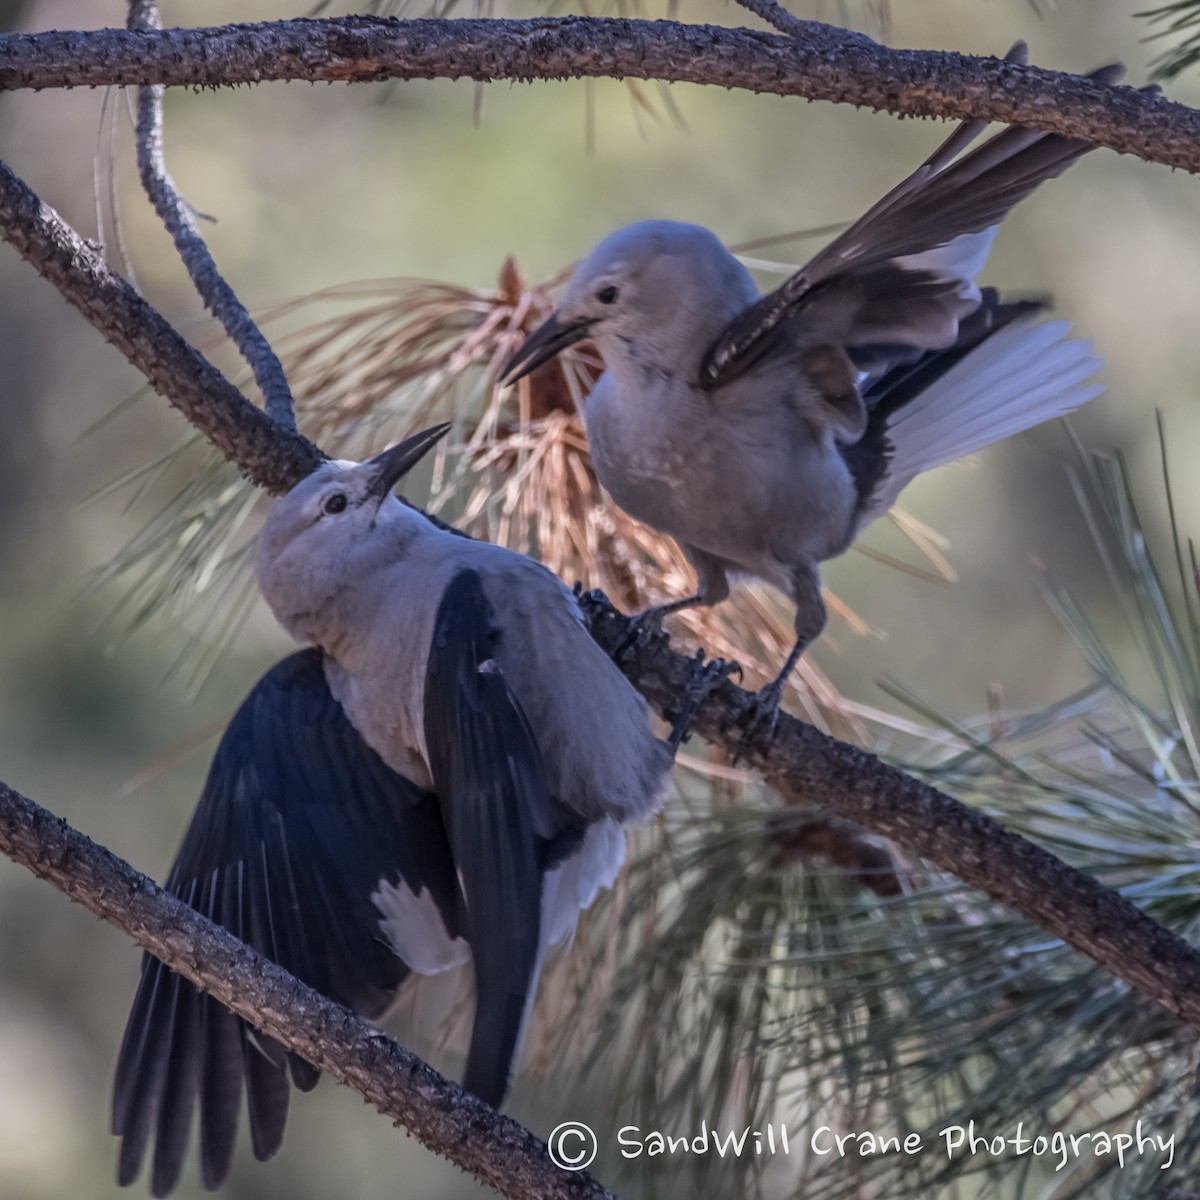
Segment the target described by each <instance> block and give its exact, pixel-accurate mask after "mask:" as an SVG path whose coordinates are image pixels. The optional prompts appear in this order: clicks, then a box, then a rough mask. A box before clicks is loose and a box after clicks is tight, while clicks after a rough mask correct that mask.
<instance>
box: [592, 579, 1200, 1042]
mask: <svg viewBox="0 0 1200 1200" xmlns="http://www.w3.org/2000/svg"><path fill="white" fill-rule="evenodd" d="M583 603H584V610H585V614H586V616H587V619H588V624H589V628H590V630H591V634H592V636H593V637H594V638H595V639H596V641H597V642H598V643H599V645H600V646H601V647H602V648H603V649H604V650H605V651H606V652H608V653H610V654H612V653H613V652H614V650H615V649H616V648H617V647H619V646H621V645H622V644H624V642H625V641H627V639H628V635H629V625H630V620H629V618H628V617H625V616H622V615H621V614H620V613H619V612H617V611H616V609H614V608H613V607H612V605H611V604H610V603H609V602H608V600H607V599H606V598H605V597H604V596H603V595H602V594H601V593H598V592H589V593H587V594H586V595H585V596H584V597H583ZM619 665H620V666H621V668H622V670H624V672H625V674H626V676H627V677H628V678H629V680H630V682H631V683H632V684H633V685H634V687H636V688H637V689H638V691H640V692H641V693H642V695H644V696H645V697H646V699H647V700H649V701H650V703H651V705H653V707H654V708H655V709H657V710H658V712H659V713H661V714H662V715H663V716H665V717H666V718H667V719H668V720H669V719H671V716H672V715H673V713H674V711H675V709H676V708H677V706H678V704H679V699H680V697H681V696H683V695H684V694H685V692H686V689H687V685H688V681H689V679H690V678H691V673H692V672H693V671H694V670H695V663H694V661H693V660H692V659H689V658H685V657H684V656H683V655H681V654H676V653H674V652H673V651H672V650H671V649H670V648H669V646H668V639H667V636H666V634H664V633H661V632H659V633H658V634H657V635H655V636H652V637H651V638H650V639H649V640H648V641H646V642H644V643H643V645H642V646H641V648H640V650H639V651H638V653H637V654H636V655H635V656H629V657H628V658H626V659H624V660H621V661H620V663H619ZM751 700H752V695H751V693H749V692H746V691H743V690H742V689H741V688H739V687H736V686H735V685H734V684H732V683H729V682H728V681H723V682H721V683H719V684H717V685H716V686H715V687H714V688H713V690H712V691H711V692H710V693H709V695H708V696H707V697H706V698H705V700H704V701H703V702H702V703H701V705H700V707H699V708H698V710H697V713H696V718H695V724H694V726H693V728H694V729H695V731H696V732H697V733H699V734H700V736H701V737H703V738H704V739H705V740H706V741H708V742H712V743H715V744H717V745H720V746H725V747H726V748H732V749H737V750H738V752H739V753H740V755H741V757H742V759H743V760H744V761H745V762H746V763H747V764H748V765H749V766H752V767H754V768H755V769H757V770H758V771H759V772H760V773H761V774H762V776H763V778H764V779H765V780H766V781H767V783H769V784H770V785H771V786H772V787H773V788H775V790H776V791H777V792H778V793H779V794H780V795H781V796H783V797H784V799H785V800H789V801H791V802H792V803H795V804H803V805H812V804H817V805H820V806H821V807H822V808H825V809H828V810H829V811H830V812H834V813H838V814H839V815H840V816H843V817H849V818H850V820H852V821H854V822H856V823H857V824H858V825H861V826H862V827H863V828H864V829H867V830H869V831H870V832H871V833H876V834H880V835H882V836H883V837H886V838H889V839H890V840H891V841H893V842H895V843H896V844H897V845H898V846H903V847H904V848H905V849H907V850H911V851H912V852H913V853H915V854H919V855H920V856H921V857H922V858H925V859H928V860H929V861H930V862H932V863H934V864H935V865H936V866H938V867H940V868H941V869H942V870H943V871H947V872H949V873H950V874H952V875H955V876H957V877H958V878H959V879H961V880H963V881H964V882H965V883H968V884H970V885H971V886H972V887H977V888H979V890H980V891H982V892H986V893H987V895H989V896H990V897H991V898H992V899H993V900H997V901H999V902H1000V903H1001V904H1003V905H1005V906H1007V907H1008V908H1010V909H1012V910H1013V912H1016V913H1019V914H1020V915H1021V916H1023V917H1026V918H1028V919H1029V920H1031V921H1034V922H1036V923H1037V924H1038V925H1040V926H1041V927H1042V928H1043V929H1046V930H1048V931H1049V932H1050V933H1052V934H1054V935H1055V936H1056V937H1059V938H1061V939H1062V940H1063V941H1064V942H1066V943H1067V944H1068V945H1071V946H1074V947H1075V949H1076V950H1081V951H1082V952H1083V953H1084V954H1086V955H1087V956H1088V957H1089V958H1091V959H1092V960H1093V961H1095V962H1097V963H1099V964H1100V965H1101V966H1102V967H1104V968H1106V969H1107V970H1109V971H1111V972H1112V973H1113V974H1114V975H1116V976H1118V977H1119V978H1121V979H1124V980H1125V981H1126V982H1127V983H1129V984H1131V985H1132V986H1133V987H1134V988H1136V989H1137V990H1138V991H1139V992H1141V993H1142V994H1143V995H1145V996H1148V997H1150V998H1151V999H1152V1000H1157V1001H1158V1003H1159V1004H1161V1005H1162V1006H1163V1007H1164V1008H1166V1009H1167V1010H1168V1011H1170V1012H1172V1013H1174V1014H1175V1015H1176V1016H1177V1017H1181V1018H1182V1019H1183V1020H1185V1021H1187V1022H1188V1024H1190V1025H1194V1026H1197V1027H1200V991H1198V990H1197V989H1200V951H1197V950H1196V949H1195V948H1194V947H1192V946H1191V945H1189V944H1188V943H1187V942H1185V941H1184V940H1183V938H1181V937H1179V936H1178V935H1176V934H1174V933H1171V932H1170V931H1169V930H1167V929H1164V928H1163V927H1162V926H1161V925H1159V924H1158V923H1157V922H1156V921H1155V920H1154V919H1153V918H1151V917H1149V916H1147V915H1146V914H1145V913H1143V912H1142V911H1141V910H1140V909H1138V908H1135V907H1134V906H1133V905H1132V904H1130V903H1129V901H1128V900H1126V899H1124V897H1122V896H1120V895H1118V894H1117V893H1116V892H1114V891H1112V890H1111V889H1110V888H1107V887H1105V886H1104V885H1103V884H1101V883H1098V882H1097V881H1096V880H1095V879H1093V878H1091V877H1090V876H1088V875H1085V874H1084V873H1083V872H1082V871H1077V870H1075V869H1074V868H1073V867H1070V866H1068V865H1067V864H1066V863H1064V862H1063V861H1062V860H1061V859H1058V858H1056V857H1055V856H1054V855H1053V854H1050V853H1049V852H1047V851H1045V850H1043V849H1041V848H1040V847H1039V846H1035V845H1034V844H1033V843H1032V842H1030V841H1028V840H1027V839H1026V838H1023V837H1020V836H1019V835H1018V834H1014V833H1009V832H1008V831H1007V830H1006V829H1005V828H1004V827H1003V826H1002V825H1000V824H999V823H998V822H997V821H994V820H992V818H991V817H988V816H985V815H984V814H983V813H979V812H976V811H975V810H974V809H971V808H968V807H967V806H966V805H965V804H960V803H959V802H958V801H957V800H955V799H953V798H952V797H950V796H947V795H945V794H943V793H942V792H939V791H938V790H937V789H936V788H933V787H930V786H929V785H928V784H926V783H923V782H921V781H920V780H918V779H915V778H913V777H912V776H911V775H906V774H905V773H904V772H903V771H900V770H897V769H896V768H895V767H891V766H888V765H887V764H886V763H884V762H882V761H881V760H880V759H878V758H876V757H875V756H874V755H873V754H869V753H867V751H865V750H861V749H859V748H858V747H857V746H851V745H849V744H847V743H846V742H839V741H837V740H836V739H835V738H831V737H829V736H828V735H827V734H824V733H822V732H821V731H820V730H818V729H815V728H814V727H813V726H811V725H805V724H803V723H802V722H800V721H797V720H796V719H795V718H794V717H790V716H787V715H786V714H783V713H781V714H780V716H779V723H778V725H777V727H776V730H775V733H774V736H773V737H772V738H771V739H770V741H769V742H767V743H758V744H754V743H752V744H751V745H749V746H742V745H741V728H740V727H741V724H742V723H743V722H744V721H745V719H746V716H747V714H748V712H749V711H750V707H749V706H750V703H751Z"/></svg>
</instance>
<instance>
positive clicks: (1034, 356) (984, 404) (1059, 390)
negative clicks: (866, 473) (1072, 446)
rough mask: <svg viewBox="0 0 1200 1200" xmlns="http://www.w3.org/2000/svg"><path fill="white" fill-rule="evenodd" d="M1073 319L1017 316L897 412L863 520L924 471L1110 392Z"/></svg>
mask: <svg viewBox="0 0 1200 1200" xmlns="http://www.w3.org/2000/svg"><path fill="white" fill-rule="evenodd" d="M1070 328H1071V327H1070V324H1069V323H1068V322H1066V321H1051V322H1048V323H1046V324H1042V325H1030V324H1029V323H1028V322H1025V321H1022V322H1015V323H1013V324H1011V325H1006V326H1005V327H1004V328H1002V329H999V330H997V331H996V332H995V333H994V334H992V335H991V336H990V337H988V338H987V339H986V340H985V341H984V342H982V343H981V344H980V345H979V346H977V347H976V348H975V349H974V350H972V351H971V352H970V353H969V354H967V355H966V356H965V357H963V358H962V359H961V360H960V361H959V362H957V363H956V364H955V365H954V366H953V367H951V369H950V370H948V371H947V372H946V373H945V374H944V375H942V376H941V377H940V378H938V379H936V380H934V382H933V383H931V384H930V385H929V387H927V388H926V389H925V390H924V391H923V392H921V394H920V395H919V396H916V397H914V398H913V399H912V400H911V401H910V402H909V403H907V404H905V405H904V406H903V407H901V408H899V409H897V410H896V411H895V412H893V413H891V414H890V416H889V417H888V420H887V426H886V434H887V438H888V441H889V442H890V443H891V453H890V458H889V462H888V467H887V471H886V473H885V474H884V476H883V478H882V479H881V480H880V483H879V486H878V487H877V488H876V490H875V494H874V495H873V496H872V499H871V502H870V503H869V505H867V506H866V509H865V511H864V513H863V519H862V522H861V524H862V525H865V524H866V523H867V522H868V521H871V520H874V519H875V518H876V517H878V516H881V515H882V514H883V513H885V512H886V511H887V510H888V509H889V508H890V507H891V506H892V504H893V503H894V502H895V500H896V497H897V496H898V495H899V493H900V491H901V490H902V489H903V488H904V487H905V485H906V484H908V483H909V482H911V481H912V480H913V479H914V478H915V477H916V476H917V475H919V474H921V473H922V472H924V471H931V470H933V468H934V467H939V466H941V465H942V464H944V463H948V462H952V461H954V460H955V459H957V458H962V457H964V456H965V455H968V454H974V453H976V452H977V451H979V450H982V449H983V448H984V447H985V446H990V445H991V444H992V443H993V442H998V441H1001V440H1002V439H1004V438H1007V437H1011V436H1012V435H1013V434H1016V433H1021V432H1023V431H1024V430H1026V429H1031V428H1033V426H1035V425H1040V424H1041V423H1042V422H1043V421H1049V420H1052V419H1053V418H1055V417H1061V416H1064V415H1066V414H1067V413H1069V412H1071V411H1073V410H1074V409H1076V408H1078V407H1079V406H1080V405H1082V404H1086V403H1087V402H1088V401H1089V400H1092V399H1094V398H1095V397H1096V396H1098V395H1100V393H1101V392H1102V391H1103V390H1104V388H1103V387H1102V386H1100V385H1099V384H1095V383H1089V382H1088V380H1089V379H1090V378H1091V377H1092V376H1093V375H1094V374H1095V372H1096V370H1097V369H1098V368H1099V366H1100V360H1099V359H1097V358H1095V357H1093V355H1092V348H1091V344H1090V343H1088V342H1084V341H1078V340H1075V339H1071V338H1068V337H1067V336H1066V335H1067V333H1068V332H1069V330H1070Z"/></svg>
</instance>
